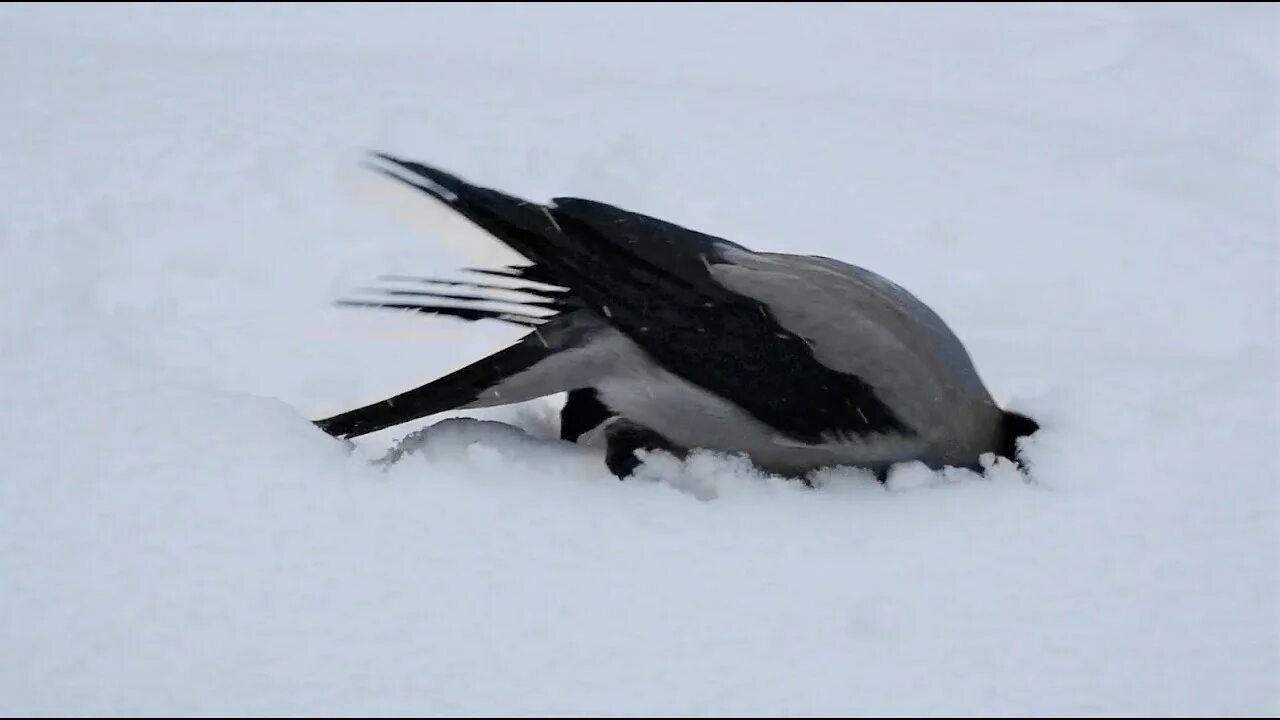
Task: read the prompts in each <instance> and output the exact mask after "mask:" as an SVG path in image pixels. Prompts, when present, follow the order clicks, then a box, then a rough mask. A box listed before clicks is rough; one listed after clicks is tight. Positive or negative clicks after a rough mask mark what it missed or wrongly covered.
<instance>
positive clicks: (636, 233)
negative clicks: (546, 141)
mask: <svg viewBox="0 0 1280 720" xmlns="http://www.w3.org/2000/svg"><path fill="white" fill-rule="evenodd" d="M378 157H380V158H381V159H383V160H384V161H386V162H388V163H390V164H391V165H392V166H393V168H394V170H383V172H385V173H386V174H387V175H389V176H391V177H393V178H395V179H397V180H400V181H401V182H405V183H407V184H409V185H411V186H413V187H416V188H418V189H419V190H421V191H423V192H425V193H427V194H429V195H431V196H433V197H435V198H437V199H438V200H440V201H442V202H445V203H447V204H448V205H450V206H451V207H452V208H453V209H454V210H456V211H457V212H458V213H460V214H461V215H463V216H464V217H466V218H467V219H469V220H471V221H472V222H473V223H475V224H476V225H478V226H480V227H481V228H483V229H484V230H486V231H488V232H489V233H490V234H492V235H493V236H494V237H496V238H497V239H498V240H500V241H502V242H503V243H505V244H506V245H508V246H509V247H511V248H512V249H513V250H514V251H516V252H517V253H519V254H520V255H522V256H524V257H525V258H527V259H528V260H529V261H530V262H531V263H532V264H533V265H532V267H535V268H537V271H536V272H537V273H538V274H539V277H540V278H541V281H542V282H547V283H550V284H552V285H555V286H558V287H563V288H567V289H568V291H569V292H568V293H567V294H566V295H565V296H564V299H565V300H566V301H568V302H572V303H573V304H574V305H576V306H581V307H586V308H590V309H591V310H593V311H595V312H596V313H598V314H599V315H601V316H602V317H603V318H605V319H606V320H607V321H608V322H609V323H611V324H612V325H613V326H614V327H615V328H617V329H618V330H619V331H621V332H623V333H624V334H626V335H627V336H628V337H630V338H631V339H632V340H633V341H635V342H636V343H637V344H638V345H639V346H640V347H642V348H643V349H644V350H645V351H646V352H648V353H649V354H650V355H651V356H652V357H653V358H654V359H655V360H656V361H657V362H658V363H660V364H661V365H662V366H664V367H665V368H667V369H668V370H669V371H671V372H673V373H675V374H676V375H678V376H680V377H682V378H684V379H685V380H687V381H689V382H691V383H693V384H695V385H698V386H700V387H703V388H705V389H707V390H708V391H710V392H712V393H715V394H717V395H720V396H722V397H724V398H727V399H729V400H731V401H732V402H734V403H735V404H737V405H738V406H740V407H742V408H743V409H744V410H746V411H747V412H749V413H751V414H752V415H754V416H755V417H756V418H758V419H759V420H761V421H762V422H764V423H767V424H768V425H770V426H772V427H774V428H776V429H778V430H779V432H781V433H784V434H786V435H789V436H790V437H792V438H794V439H795V440H798V441H801V442H822V441H823V440H824V439H826V438H827V437H829V434H832V433H848V434H868V433H891V432H892V433H907V432H909V430H908V428H906V427H905V425H904V423H903V422H902V421H901V420H900V419H899V418H898V417H897V416H896V415H895V414H894V412H893V411H892V410H891V409H890V408H889V407H887V406H886V405H885V404H884V403H883V402H882V401H881V400H880V399H879V398H878V397H877V396H876V394H875V392H874V390H873V389H872V388H871V387H870V386H869V385H868V384H867V383H866V382H864V381H863V380H862V379H861V378H859V377H857V376H854V375H850V374H847V373H841V372H838V371H835V370H832V369H830V368H828V367H826V366H825V365H823V364H822V363H820V362H818V360H817V359H816V358H815V357H814V355H813V352H812V350H811V349H810V347H809V345H808V343H807V341H806V340H805V339H804V338H801V337H798V336H796V335H794V334H792V333H790V332H788V331H787V330H786V329H785V328H783V327H782V326H781V325H779V324H778V322H777V321H776V320H775V319H774V318H773V317H772V315H771V314H770V311H769V308H768V307H767V306H765V305H764V304H763V303H761V302H759V301H757V300H754V299H752V298H748V297H745V296H743V295H739V294H737V293H734V292H732V291H730V290H729V289H727V288H726V287H724V286H723V285H720V284H719V283H717V282H715V280H714V279H712V277H711V275H710V272H709V267H710V266H711V265H712V264H716V263H723V262H727V260H726V259H725V257H724V256H723V254H722V250H721V249H722V248H729V247H732V248H736V249H739V250H745V249H744V248H741V246H739V245H736V244H734V243H731V242H729V241H728V240H724V239H722V238H718V237H715V236H712V235H707V234H704V233H699V232H696V231H693V230H689V229H686V228H683V227H681V226H679V225H675V224H673V223H669V222H666V221H663V220H659V219H656V218H653V217H648V216H645V215H641V214H639V213H634V212H629V211H627V210H623V209H620V208H617V207H614V206H612V205H608V204H605V203H600V202H595V201H592V200H584V199H581V198H556V199H554V200H553V201H552V203H551V204H550V205H540V204H537V203H532V202H528V201H526V200H522V199H520V198H516V197H512V196H510V195H507V194H505V193H502V192H499V191H496V190H492V189H489V188H483V187H478V186H475V185H472V184H470V183H468V182H465V181H463V180H462V179H460V178H458V177H456V176H454V175H452V174H450V173H447V172H444V171H442V170H439V169H436V168H432V167H429V166H426V165H423V164H421V163H416V162H408V161H403V160H399V159H396V158H394V157H391V156H388V155H378Z"/></svg>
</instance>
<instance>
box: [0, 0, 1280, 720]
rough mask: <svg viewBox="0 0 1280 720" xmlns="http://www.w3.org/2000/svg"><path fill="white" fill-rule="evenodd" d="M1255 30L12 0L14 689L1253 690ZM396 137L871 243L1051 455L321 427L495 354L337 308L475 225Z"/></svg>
mask: <svg viewBox="0 0 1280 720" xmlns="http://www.w3.org/2000/svg"><path fill="white" fill-rule="evenodd" d="M1277 22H1280V15H1278V14H1277V11H1276V9H1275V8H1274V7H1273V6H1268V5H1265V4H1264V5H1259V6H1250V5H1232V6H1225V7H1220V6H1218V5H1185V6H1184V5H1174V6H1159V5H1155V6H1134V5H1074V4H1036V5H1024V6H1014V7H1002V6H983V7H957V8H952V7H946V6H929V7H923V8H917V7H915V6H906V5H896V6H894V5H886V6H866V7H864V6H854V5H845V6H830V7H828V6H808V7H804V8H792V7H787V6H783V5H759V6H756V5H751V6H746V5H744V6H714V5H713V6H694V7H687V8H686V7H679V6H665V7H649V6H646V5H628V6H613V5H600V6H550V5H532V4H530V5H528V6H526V5H523V4H521V5H500V6H499V5H493V6H487V7H471V6H470V5H456V6H425V5H424V6H418V7H405V8H401V7H398V6H392V5H369V6H364V5H336V6H311V7H292V6H288V5H282V4H281V5H276V4H262V5H256V6H248V7H240V6H229V5H222V6H219V5H215V4H203V5H195V6H191V7H187V6H185V5H184V6H178V5H169V6H164V5H160V6H147V5H136V6H116V7H95V6H90V5H69V6H50V7H44V6H39V5H34V4H29V5H6V6H5V7H4V8H3V9H0V90H2V93H0V94H2V95H3V97H4V98H5V106H6V108H5V112H4V115H3V119H0V127H3V130H4V132H3V133H2V134H0V158H3V161H2V162H0V193H2V196H3V197H4V200H5V202H4V207H5V212H4V213H3V215H2V216H0V247H3V249H4V254H3V257H4V258H5V260H6V262H5V267H4V271H3V272H4V274H3V282H2V283H0V348H3V352H0V393H2V395H3V397H4V399H5V406H6V407H5V412H4V413H3V415H0V468H3V470H2V471H0V527H2V528H3V530H0V712H3V713H5V714H10V715H83V714H95V715H137V714H152V715H156V714H158V715H170V714H173V715H193V714H228V715H250V714H253V715H262V714H275V715H283V714H290V715H299V714H331V713H332V714H338V715H371V714H377V715H424V714H429V715H446V714H451V713H459V714H467V715H478V714H487V715H492V714H499V713H500V714H517V713H518V714H538V715H567V714H586V713H591V714H609V715H628V716H631V715H635V716H642V715H646V714H650V713H653V714H659V715H681V714H685V713H688V714H693V715H728V714H738V713H743V714H745V713H750V714H753V715H765V714H772V713H782V714H787V715H814V714H826V715H835V714H840V715H845V714H853V713H857V714H861V715H878V714H886V715H888V714H892V715H907V714H923V713H928V714H948V715H954V714H976V713H992V714H998V715H1002V716H1003V715H1029V714H1035V715H1055V714H1060V713H1063V714H1065V713H1070V714H1090V715H1103V714H1110V713H1118V714H1126V715H1130V714H1195V715H1221V716H1233V715H1254V716H1260V715H1271V714H1275V713H1276V712H1277V711H1280V682H1278V680H1277V678H1280V661H1278V658H1280V647H1278V642H1280V641H1278V638H1277V628H1278V620H1280V618H1278V617H1277V614H1278V613H1277V611H1278V608H1280V604H1278V602H1277V601H1278V598H1277V557H1278V556H1277V549H1278V542H1277V541H1278V540H1280V535H1278V533H1277V529H1278V527H1280V525H1278V522H1277V492H1276V487H1277V477H1278V475H1280V473H1278V472H1277V470H1280V458H1277V453H1276V445H1275V438H1276V437H1277V434H1278V431H1280V423H1277V417H1276V415H1277V411H1276V407H1277V402H1276V401H1277V389H1278V384H1277V369H1276V368H1277V357H1276V348H1277V316H1276V305H1277V303H1276V299H1277V298H1276V295H1277V293H1276V288H1277V275H1276V271H1277V264H1276V259H1277V258H1276V246H1277V239H1278V233H1277V192H1276V191H1277V147H1276V146H1277V142H1276V128H1277V113H1276V100H1277V91H1276V88H1277V87H1278V85H1277V80H1278V77H1280V62H1277V49H1276V48H1277V47H1280V44H1277V42H1276V41H1277V35H1278V26H1277ZM367 150H381V151H386V152H391V153H397V154H401V155H405V156H409V157H413V158H417V159H421V160H424V161H427V162H431V163H435V164H439V165H441V166H442V167H445V168H448V169H451V170H453V171H455V172H457V173H460V174H462V175H464V176H466V177H468V178H471V179H474V180H476V181H478V182H483V183H489V184H493V185H497V186H500V187H502V188H504V189H507V190H509V191H511V192H516V193H521V194H525V195H528V196H530V197H532V198H534V199H546V198H549V197H552V196H554V195H566V194H576V195H582V196H586V197H592V198H595V199H599V200H604V201H609V202H616V203H619V204H622V205H624V206H626V207H629V208H631V209H635V210H638V211H641V212H647V213H651V214H655V215H659V216H663V217H666V218H669V219H671V220H673V221H676V222H680V223H684V224H687V225H689V226H692V227H694V228H697V229H700V230H705V231H708V232H713V233H716V234H720V235H723V236H726V237H729V238H731V239H733V240H735V241H737V242H741V243H743V244H746V245H748V246H751V247H756V248H760V249H768V250H785V251H794V252H817V253H822V254H826V255H830V256H833V257H837V258H839V259H842V260H846V261H849V262H854V263H858V264H861V265H864V266H867V267H871V268H873V269H875V270H877V271H879V272H882V273H884V274H885V275H886V276H888V277H889V278H890V279H892V280H894V281H895V282H897V283H900V284H902V285H903V286H904V287H907V288H908V289H910V290H911V291H912V292H914V293H916V294H917V295H919V296H920V297H921V298H922V299H923V300H925V301H926V302H928V303H929V304H930V305H931V306H932V307H933V308H934V309H936V310H937V311H938V312H939V313H940V314H941V315H942V316H943V317H944V318H945V319H946V320H947V322H948V323H950V324H951V325H952V326H953V327H954V328H955V329H956V330H957V332H958V333H959V334H960V336H961V337H962V338H963V339H964V340H965V342H966V343H967V344H968V345H969V348H970V350H971V352H972V353H973V355H974V358H975V360H976V362H977V364H978V367H979V369H980V371H981V372H982V374H983V377H984V379H985V380H986V381H987V382H988V383H989V384H990V385H991V386H992V387H993V389H994V390H995V392H996V393H997V395H998V397H999V398H1000V399H1001V401H1002V402H1005V403H1007V404H1009V405H1010V406H1011V407H1014V408H1016V409H1020V410H1022V411H1024V412H1028V413H1030V414H1032V415H1033V416H1035V417H1036V418H1037V419H1039V420H1040V421H1041V422H1042V424H1043V426H1044V429H1043V431H1042V432H1041V433H1040V434H1039V435H1037V436H1036V438H1035V439H1034V441H1033V442H1032V443H1030V444H1029V446H1028V451H1029V456H1030V459H1031V462H1032V464H1033V468H1034V473H1035V482H1034V483H1026V482H1023V481H1022V480H1021V478H1020V476H1019V475H1018V474H1017V473H1015V472H1013V471H1012V470H1011V469H1010V468H1008V467H1003V466H1002V467H997V468H995V469H993V471H992V472H991V473H990V476H989V477H987V478H985V479H983V478H978V477H977V476H973V475H969V474H964V473H955V472H947V473H930V472H927V471H925V470H923V469H922V468H919V467H905V468H902V469H901V470H900V471H899V472H898V473H897V474H896V475H895V476H894V478H893V480H892V483H891V485H890V487H889V488H888V489H885V488H882V487H880V486H879V485H878V484H876V483H875V482H874V481H873V480H872V479H871V478H869V477H867V476H866V475H865V474H863V473H859V472H856V471H850V470H839V471H830V472H827V473H824V474H823V475H822V477H821V480H822V482H821V483H820V486H819V487H818V488H817V489H814V490H807V489H804V488H801V487H797V486H796V485H794V484H789V483H785V482H782V481H780V480H777V479H775V478H770V477H767V476H763V475H761V474H759V473H756V472H755V471H753V470H752V469H751V468H750V467H749V466H748V465H747V464H745V463H744V462H742V461H741V460H740V459H738V458H732V457H716V456H710V455H703V454H699V455H695V456H694V457H693V458H691V459H690V461H689V462H688V463H687V464H685V465H680V464H678V463H675V462H674V461H672V460H671V459H670V458H665V457H655V458H652V459H651V462H650V463H649V464H648V465H647V466H646V468H645V476H644V477H643V478H641V479H637V480H635V481H632V482H627V483H620V482H618V481H616V480H614V479H613V478H612V477H611V476H609V475H608V473H607V471H606V470H605V468H604V466H603V463H602V461H601V457H600V454H599V451H598V450H597V449H595V448H593V447H589V446H585V447H584V446H578V447H575V446H567V445H565V444H562V443H560V442H558V441H557V440H555V439H554V436H555V429H556V425H555V422H556V421H555V411H556V405H555V403H554V402H553V401H548V402H540V403H530V404H528V405H526V406H520V407H513V408H499V409H494V410H489V411H485V412H482V413H481V412H478V413H470V414H458V416H456V417H450V418H445V417H436V418H431V419H429V420H427V421H423V422H420V423H415V424H411V425H406V426H401V427H398V428H392V429H389V430H387V431H383V432H381V433H378V434H377V435H375V436H370V437H368V438H361V439H359V440H358V441H357V442H356V443H354V446H348V445H345V444H344V443H342V442H338V441H335V440H333V439H331V438H328V437H327V436H325V435H323V434H321V433H319V432H318V431H316V430H315V429H314V428H313V427H312V426H311V425H310V424H309V422H308V420H309V419H312V418H318V417H323V416H325V415H327V414H330V413H333V412H336V411H339V410H343V409H347V408H349V407H352V406H353V405H354V404H356V403H363V402H368V401H370V400H372V399H376V398H379V397H384V396H386V395H388V394H390V393H394V392H398V391H400V390H403V389H406V388H408V387H412V386H414V385H416V384H419V383H421V382H423V381H425V380H427V379H430V378H432V377H435V376H438V375H439V374H441V373H443V372H446V371H448V370H451V369H453V368H456V367H459V366H461V365H463V364H466V363H468V362H470V361H471V360H473V359H475V358H477V357H480V356H481V355H482V354H484V353H486V352H489V351H492V350H493V349H496V348H497V347H499V346H501V345H502V344H503V343H505V342H507V341H509V340H510V339H511V338H513V337H514V332H513V331H512V330H509V329H504V328H501V327H493V326H488V325H484V324H469V323H463V322H458V321H452V320H448V319H443V318H441V319H431V318H426V317H422V316H401V315H396V314H390V313H378V312H372V311H358V310H349V309H339V308H335V307H333V305H332V301H333V300H335V299H337V298H338V297H341V296H343V295H345V294H349V293H351V292H354V291H355V290H356V289H357V288H359V287H361V286H364V285H367V284H368V283H369V282H370V281H372V280H373V279H375V278H376V277H377V276H379V275H382V274H389V273H390V274H394V273H400V274H420V275H439V274H442V273H449V272H452V271H453V270H454V269H456V268H458V267H461V266H463V265H465V264H467V263H471V262H473V261H474V257H475V256H476V253H479V255H480V256H483V255H484V253H486V252H488V250H486V249H483V248H480V247H479V246H476V247H458V246H451V245H448V244H447V243H446V242H444V240H443V239H442V238H435V237H430V236H428V235H426V234H424V233H423V232H421V228H420V227H418V226H415V225H414V224H413V223H412V222H406V220H407V219H409V218H406V217H405V216H404V213H403V211H404V210H405V209H406V208H410V207H412V203H411V202H410V204H409V205H405V199H404V198H403V197H402V198H400V199H399V200H395V199H393V198H392V196H391V195H389V194H387V193H386V192H385V190H378V191H377V193H378V194H374V193H373V192H372V191H371V187H373V186H371V185H370V184H369V183H370V182H371V179H370V177H369V174H368V173H366V172H364V171H362V170H361V169H360V162H361V159H362V154H363V153H364V152H365V151H367ZM383 185H385V183H384V184H383ZM393 205H394V207H393ZM397 208H399V211H397V210H396V209H397ZM468 253H471V256H469V255H468ZM436 423H439V424H436ZM428 427H429V428H430V429H429V430H427V431H426V432H427V435H426V437H425V442H422V443H421V444H416V445H415V444H414V440H413V439H410V440H407V441H405V444H404V446H403V447H401V446H400V445H398V443H399V442H400V441H401V440H402V439H404V438H406V436H409V435H410V433H412V432H414V431H416V430H418V429H420V428H428ZM414 437H416V436H414ZM396 448H400V449H402V450H404V452H403V454H400V455H392V458H394V459H395V462H391V463H379V462H378V461H379V459H381V458H383V457H384V455H385V454H386V453H387V451H388V450H393V449H396Z"/></svg>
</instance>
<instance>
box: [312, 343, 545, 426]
mask: <svg viewBox="0 0 1280 720" xmlns="http://www.w3.org/2000/svg"><path fill="white" fill-rule="evenodd" d="M553 352H554V350H552V349H550V348H548V347H547V346H546V344H544V343H542V342H538V341H534V340H531V338H529V337H526V338H525V339H524V340H522V341H520V342H518V343H516V344H515V345H512V346H511V347H508V348H506V349H505V350H501V351H499V352H496V353H494V354H492V355H490V356H488V357H486V358H483V359H481V360H477V361H476V362H474V363H471V364H470V365H468V366H466V367H464V368H461V369H459V370H456V371H454V372H452V373H449V374H448V375H445V376H444V377H442V378H440V379H438V380H432V381H431V382H429V383H427V384H426V385H422V386H420V387H416V388H414V389H412V390H407V391H405V392H402V393H400V394H399V395H396V396H394V397H390V398H387V399H386V400H380V401H378V402H376V403H372V404H370V405H366V406H364V407H360V408H356V409H354V410H348V411H347V412H344V413H341V414H339V415H334V416H333V417H330V418H325V419H324V420H317V421H315V424H316V426H317V427H319V428H320V429H321V430H324V431H325V432H327V433H329V434H330V435H333V436H334V437H342V438H350V437H358V436H360V435H367V434H369V433H372V432H377V431H379V430H383V429H385V428H389V427H392V426H393V425H399V424H401V423H406V422H409V421H411V420H417V419H418V418H422V417H426V416H428V415H435V414H436V413H442V412H446V411H449V410H456V409H458V408H460V407H463V406H465V405H469V404H471V403H472V402H475V401H476V400H477V399H478V398H479V396H480V394H481V393H482V392H484V391H485V390H487V389H489V388H491V387H493V386H495V385H497V384H498V383H500V382H502V381H503V380H504V379H506V378H508V377H511V376H512V375H514V374H516V373H518V372H520V371H522V370H527V369H528V368H530V367H532V366H533V365H534V364H535V363H537V362H538V361H540V360H542V359H544V358H546V357H547V356H548V355H551V354H552V353H553Z"/></svg>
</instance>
